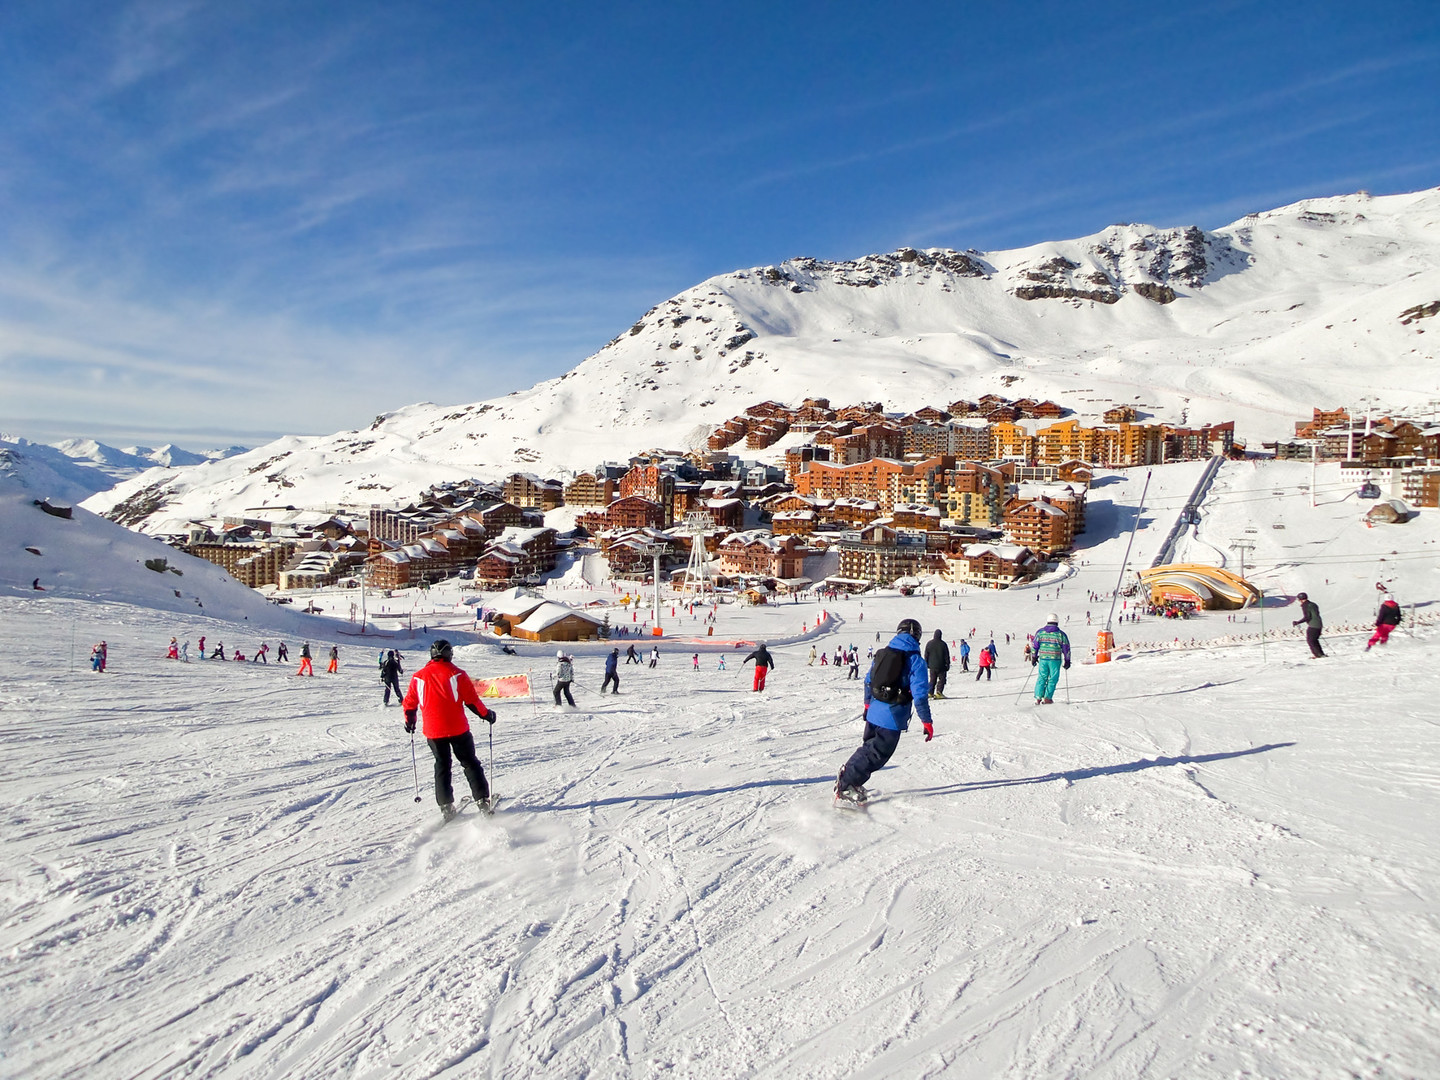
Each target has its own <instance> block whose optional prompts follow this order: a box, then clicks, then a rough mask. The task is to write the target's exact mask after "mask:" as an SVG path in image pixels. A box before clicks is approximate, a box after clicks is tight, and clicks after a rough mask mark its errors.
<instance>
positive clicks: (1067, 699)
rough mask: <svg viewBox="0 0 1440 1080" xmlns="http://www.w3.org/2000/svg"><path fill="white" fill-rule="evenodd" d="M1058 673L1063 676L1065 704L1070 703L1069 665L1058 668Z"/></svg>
mask: <svg viewBox="0 0 1440 1080" xmlns="http://www.w3.org/2000/svg"><path fill="white" fill-rule="evenodd" d="M1060 674H1061V675H1063V676H1064V678H1065V704H1066V705H1069V704H1070V665H1069V664H1066V665H1065V666H1064V667H1063V668H1061V669H1060Z"/></svg>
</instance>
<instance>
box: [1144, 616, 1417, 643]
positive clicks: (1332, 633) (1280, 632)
mask: <svg viewBox="0 0 1440 1080" xmlns="http://www.w3.org/2000/svg"><path fill="white" fill-rule="evenodd" d="M1437 623H1440V615H1432V614H1429V613H1428V612H1427V613H1426V614H1423V615H1415V616H1412V617H1410V618H1409V619H1408V620H1407V625H1408V626H1435V625H1436V624H1437ZM1374 632H1375V624H1374V623H1339V624H1337V625H1335V626H1327V627H1325V631H1324V633H1325V635H1326V636H1328V637H1357V636H1362V635H1367V634H1372V633H1374ZM1304 637H1305V630H1304V628H1303V627H1300V628H1296V627H1293V626H1285V627H1280V628H1278V629H1275V630H1267V631H1265V633H1263V634H1222V635H1221V636H1219V637H1214V638H1208V639H1201V638H1190V639H1189V640H1173V641H1129V642H1126V643H1125V644H1124V645H1117V646H1116V651H1117V652H1118V651H1120V650H1122V649H1123V650H1124V651H1126V652H1130V653H1160V652H1187V651H1189V650H1191V649H1212V648H1215V647H1217V646H1228V645H1259V644H1260V643H1261V641H1262V639H1263V640H1264V641H1267V642H1270V641H1298V640H1303V639H1304Z"/></svg>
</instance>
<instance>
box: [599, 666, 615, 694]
mask: <svg viewBox="0 0 1440 1080" xmlns="http://www.w3.org/2000/svg"><path fill="white" fill-rule="evenodd" d="M611 683H614V684H615V693H617V694H618V693H619V692H620V676H619V675H617V674H616V673H615V672H613V671H607V672H606V673H605V681H604V682H602V683H601V684H600V692H601V693H602V694H603V693H604V692H605V688H606V687H607V686H609V685H610V684H611Z"/></svg>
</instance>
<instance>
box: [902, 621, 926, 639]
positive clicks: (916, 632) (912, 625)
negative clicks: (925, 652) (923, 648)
mask: <svg viewBox="0 0 1440 1080" xmlns="http://www.w3.org/2000/svg"><path fill="white" fill-rule="evenodd" d="M895 632H896V633H897V634H909V635H910V636H911V637H913V638H915V639H916V640H917V641H918V640H919V639H920V635H921V633H922V632H923V631H921V629H920V621H919V620H918V619H901V620H900V625H899V626H897V627H896V628H895Z"/></svg>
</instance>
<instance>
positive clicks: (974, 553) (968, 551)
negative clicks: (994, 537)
mask: <svg viewBox="0 0 1440 1080" xmlns="http://www.w3.org/2000/svg"><path fill="white" fill-rule="evenodd" d="M962 554H963V555H964V557H965V558H967V559H974V558H979V557H980V556H982V555H994V556H995V557H996V558H997V559H1004V560H1005V561H1006V562H1015V561H1017V560H1019V559H1022V558H1024V557H1025V556H1026V555H1030V554H1033V553H1032V552H1031V551H1030V549H1029V548H1028V547H1025V546H1024V545H1023V544H971V545H969V546H968V547H966V548H963V549H962Z"/></svg>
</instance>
